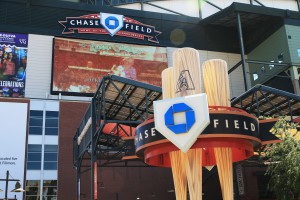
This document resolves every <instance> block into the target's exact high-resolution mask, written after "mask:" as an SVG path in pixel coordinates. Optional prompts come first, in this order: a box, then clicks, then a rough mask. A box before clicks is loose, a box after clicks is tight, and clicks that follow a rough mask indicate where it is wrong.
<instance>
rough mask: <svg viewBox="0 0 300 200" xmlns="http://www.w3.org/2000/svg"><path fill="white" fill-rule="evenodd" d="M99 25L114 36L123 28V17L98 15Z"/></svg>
mask: <svg viewBox="0 0 300 200" xmlns="http://www.w3.org/2000/svg"><path fill="white" fill-rule="evenodd" d="M100 23H101V25H102V26H103V27H104V28H105V29H106V30H107V31H108V32H109V34H110V35H111V36H114V35H115V34H116V33H117V32H118V31H119V30H121V28H123V26H124V20H123V15H115V14H110V13H100Z"/></svg>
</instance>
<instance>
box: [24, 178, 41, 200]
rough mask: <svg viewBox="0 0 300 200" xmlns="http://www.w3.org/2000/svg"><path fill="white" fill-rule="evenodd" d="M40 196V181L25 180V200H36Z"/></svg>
mask: <svg viewBox="0 0 300 200" xmlns="http://www.w3.org/2000/svg"><path fill="white" fill-rule="evenodd" d="M39 197H40V181H39V180H28V181H26V198H25V199H26V200H38V199H39Z"/></svg>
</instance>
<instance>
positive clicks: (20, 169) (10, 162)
mask: <svg viewBox="0 0 300 200" xmlns="http://www.w3.org/2000/svg"><path fill="white" fill-rule="evenodd" d="M27 106H28V104H27V103H6V102H0V110H1V112H0V127H1V131H0V141H1V145H0V152H1V153H0V179H5V178H6V171H9V179H19V180H20V183H21V188H23V189H24V188H25V187H24V173H25V172H24V170H25V167H24V164H25V144H26V128H27ZM15 184H16V182H15V181H9V182H8V187H7V188H6V186H5V181H0V188H1V189H2V190H4V192H0V199H4V196H5V190H6V189H7V191H8V193H7V197H8V199H13V198H14V195H17V200H22V199H23V198H22V197H23V193H22V192H21V193H15V192H10V191H11V190H13V189H15Z"/></svg>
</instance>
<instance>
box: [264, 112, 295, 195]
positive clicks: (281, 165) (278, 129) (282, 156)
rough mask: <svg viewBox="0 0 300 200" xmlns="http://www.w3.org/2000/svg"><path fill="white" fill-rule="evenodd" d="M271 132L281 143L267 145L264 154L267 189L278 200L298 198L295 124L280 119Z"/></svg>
mask: <svg viewBox="0 0 300 200" xmlns="http://www.w3.org/2000/svg"><path fill="white" fill-rule="evenodd" d="M272 132H273V133H274V134H275V135H276V136H277V137H279V138H280V139H281V140H282V142H281V143H276V144H272V145H269V146H268V147H267V148H266V150H265V154H266V157H267V158H268V163H269V165H268V169H267V172H266V174H268V175H270V176H271V179H270V182H269V189H270V190H271V191H273V192H274V193H275V195H276V196H277V198H278V199H280V200H292V199H296V198H299V197H300V142H299V141H297V140H296V134H297V124H294V123H290V122H289V121H288V120H287V119H285V118H280V119H279V121H278V122H277V123H276V124H275V126H274V128H273V130H272Z"/></svg>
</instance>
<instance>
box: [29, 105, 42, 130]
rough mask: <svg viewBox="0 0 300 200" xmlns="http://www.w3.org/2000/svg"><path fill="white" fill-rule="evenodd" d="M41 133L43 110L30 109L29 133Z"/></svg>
mask: <svg viewBox="0 0 300 200" xmlns="http://www.w3.org/2000/svg"><path fill="white" fill-rule="evenodd" d="M42 134H43V111H39V110H31V111H30V117H29V135H42Z"/></svg>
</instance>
